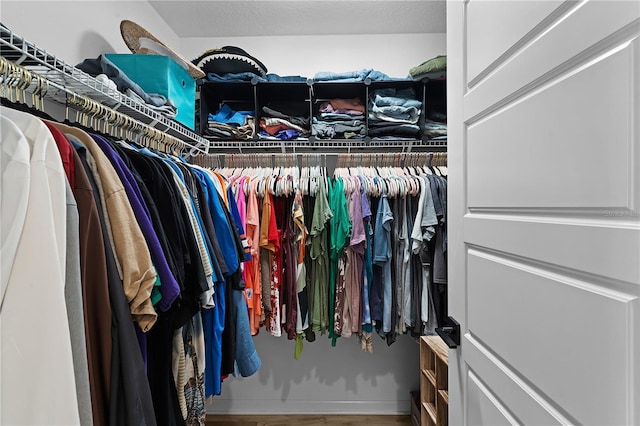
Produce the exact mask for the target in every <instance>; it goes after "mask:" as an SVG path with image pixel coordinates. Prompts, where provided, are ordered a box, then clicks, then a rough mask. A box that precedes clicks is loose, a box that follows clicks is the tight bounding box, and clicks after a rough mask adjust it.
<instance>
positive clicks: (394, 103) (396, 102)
mask: <svg viewBox="0 0 640 426" xmlns="http://www.w3.org/2000/svg"><path fill="white" fill-rule="evenodd" d="M421 111H422V102H421V101H419V100H418V99H417V97H416V93H415V90H414V89H413V88H411V87H409V88H406V89H395V88H383V89H376V90H374V91H372V92H371V94H370V95H369V136H371V137H372V139H413V138H416V137H417V136H418V133H419V132H420V127H419V126H418V120H419V119H420V114H421Z"/></svg>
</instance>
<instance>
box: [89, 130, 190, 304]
mask: <svg viewBox="0 0 640 426" xmlns="http://www.w3.org/2000/svg"><path fill="white" fill-rule="evenodd" d="M91 137H92V138H93V139H94V140H95V141H96V143H97V144H98V146H99V147H100V149H102V151H103V152H104V154H105V155H106V156H107V158H109V161H111V164H112V165H113V168H114V169H115V171H116V173H117V174H118V176H119V177H120V180H121V181H122V185H123V186H124V189H125V192H126V193H127V198H129V203H130V204H131V208H132V209H133V213H134V214H135V216H136V220H137V221H138V225H139V226H140V229H141V230H142V234H143V235H144V238H145V240H146V242H147V246H148V247H149V252H150V253H151V260H152V261H153V265H154V266H155V268H156V270H157V272H158V276H159V277H160V294H162V299H160V301H159V302H158V308H160V310H162V311H167V310H168V309H169V308H170V307H171V305H172V304H173V302H174V301H175V300H176V299H177V298H178V295H179V294H180V286H179V285H178V282H177V281H176V279H175V277H174V276H173V273H172V272H171V270H170V269H169V265H168V263H167V258H166V257H165V254H164V252H163V251H162V247H161V246H160V241H158V235H157V234H156V231H155V230H154V229H153V224H152V223H151V218H150V215H149V211H148V210H147V206H146V205H145V203H144V201H143V198H142V193H141V192H140V188H139V187H138V184H137V182H136V180H135V178H134V177H133V174H132V173H131V171H130V170H129V168H128V167H127V165H126V164H125V163H124V161H123V160H122V158H120V156H119V155H118V153H117V152H116V151H115V150H114V149H113V148H112V147H111V145H109V143H108V142H107V141H106V140H105V139H103V138H102V137H101V136H99V135H96V134H91Z"/></svg>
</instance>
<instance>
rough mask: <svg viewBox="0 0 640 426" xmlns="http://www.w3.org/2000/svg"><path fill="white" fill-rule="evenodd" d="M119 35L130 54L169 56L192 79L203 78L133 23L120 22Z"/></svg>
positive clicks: (190, 64)
mask: <svg viewBox="0 0 640 426" xmlns="http://www.w3.org/2000/svg"><path fill="white" fill-rule="evenodd" d="M120 34H122V39H123V40H124V42H125V43H126V45H127V47H128V48H129V50H131V52H132V53H141V54H151V55H164V56H169V57H171V58H172V59H173V60H174V61H176V62H177V63H178V64H180V66H182V68H184V69H185V70H187V71H188V72H189V74H190V75H191V76H192V77H193V78H196V79H198V78H203V77H204V76H205V74H204V72H202V70H200V69H199V68H198V67H196V66H195V65H193V64H192V63H191V62H189V61H187V60H186V59H184V58H183V57H182V56H180V54H179V53H177V52H176V51H175V50H173V49H172V48H170V47H169V46H167V45H166V44H164V43H163V42H161V41H160V40H158V39H157V38H156V37H155V36H154V35H153V34H151V33H150V32H149V31H147V30H145V29H144V28H142V27H141V26H140V25H138V24H136V23H135V22H132V21H129V20H127V19H125V20H123V21H122V22H120Z"/></svg>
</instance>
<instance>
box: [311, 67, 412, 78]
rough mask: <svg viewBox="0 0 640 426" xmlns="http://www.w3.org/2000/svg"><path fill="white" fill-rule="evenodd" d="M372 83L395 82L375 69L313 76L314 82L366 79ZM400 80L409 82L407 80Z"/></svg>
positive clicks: (326, 72) (327, 72)
mask: <svg viewBox="0 0 640 426" xmlns="http://www.w3.org/2000/svg"><path fill="white" fill-rule="evenodd" d="M367 78H368V79H369V80H371V81H383V80H393V79H392V78H391V77H389V76H388V75H386V74H385V73H383V72H380V71H376V70H374V69H371V68H368V69H362V70H358V71H347V72H341V73H336V72H331V71H321V72H318V73H316V75H315V76H313V80H314V81H332V80H340V81H364V80H366V79H367ZM400 80H408V79H406V78H403V79H400Z"/></svg>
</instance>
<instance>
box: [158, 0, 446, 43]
mask: <svg viewBox="0 0 640 426" xmlns="http://www.w3.org/2000/svg"><path fill="white" fill-rule="evenodd" d="M149 3H150V4H151V6H152V7H153V8H154V9H155V10H156V11H157V12H158V13H159V14H160V16H161V17H162V18H163V19H164V20H165V21H166V22H167V24H168V25H169V26H170V27H171V29H172V30H173V31H174V32H175V33H176V35H177V36H178V37H180V38H184V37H242V36H294V35H342V34H344V35H349V34H412V33H444V32H446V17H445V10H446V1H445V0H420V1H408V0H377V1H370V0H343V1H324V0H288V1H272V0H252V1H245V0H239V1H233V0H228V1H218V0H216V1H193V0H149Z"/></svg>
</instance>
